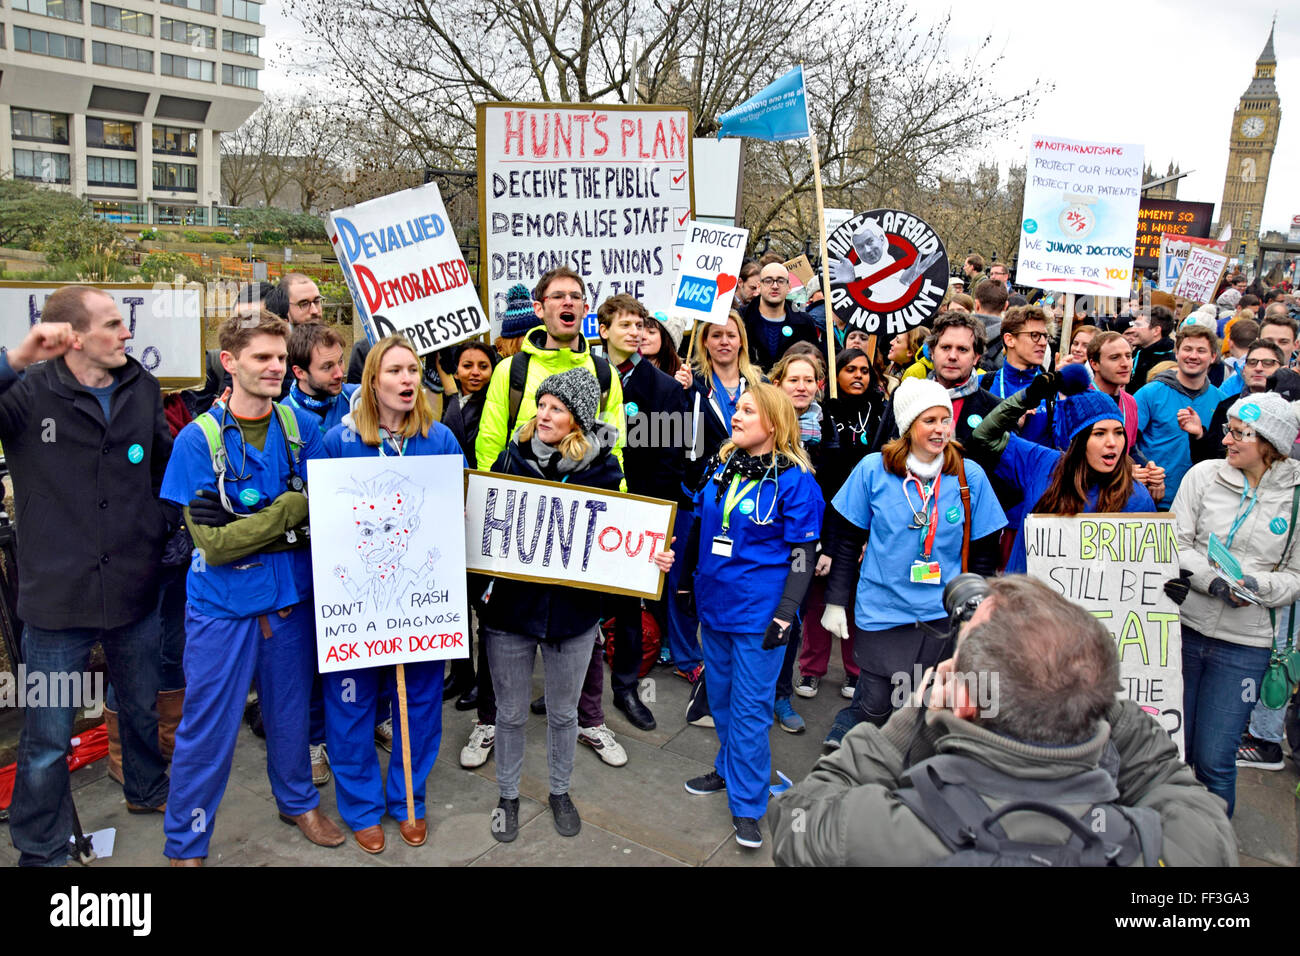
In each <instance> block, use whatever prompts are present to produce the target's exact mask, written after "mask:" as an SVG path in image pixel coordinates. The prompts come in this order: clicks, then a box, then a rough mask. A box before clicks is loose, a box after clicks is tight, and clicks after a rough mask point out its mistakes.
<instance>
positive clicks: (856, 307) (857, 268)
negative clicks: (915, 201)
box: [826, 209, 948, 335]
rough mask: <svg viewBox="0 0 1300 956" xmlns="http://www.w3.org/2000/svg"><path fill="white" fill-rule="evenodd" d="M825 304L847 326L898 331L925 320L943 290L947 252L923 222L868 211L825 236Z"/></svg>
mask: <svg viewBox="0 0 1300 956" xmlns="http://www.w3.org/2000/svg"><path fill="white" fill-rule="evenodd" d="M826 250H827V255H828V256H829V257H830V259H831V260H832V262H831V263H830V272H831V289H830V297H829V298H830V303H831V308H832V309H833V310H834V311H835V315H836V317H837V318H838V319H839V320H840V321H841V322H843V323H845V324H846V325H847V326H848V327H849V328H850V329H861V330H862V331H864V332H871V333H873V334H874V333H882V334H885V335H897V334H898V333H899V332H906V331H907V330H908V329H910V328H912V327H914V326H917V325H921V324H922V323H924V322H928V321H929V320H930V319H932V318H933V317H934V316H935V315H936V314H937V313H938V311H939V304H940V303H941V302H942V301H943V296H944V293H945V292H946V291H947V289H948V253H947V250H945V249H944V247H943V241H942V240H941V239H940V238H939V234H938V233H937V232H935V230H934V229H933V228H932V227H931V226H930V224H929V223H927V222H926V221H925V220H923V219H921V218H919V217H917V216H914V215H912V214H911V213H908V212H904V211H903V210H901V209H872V210H870V211H869V212H864V213H859V214H858V215H856V216H854V217H853V218H851V219H849V220H846V221H845V222H843V223H841V224H840V226H839V228H838V229H836V230H835V232H833V233H831V235H830V236H829V237H828V238H827V240H826Z"/></svg>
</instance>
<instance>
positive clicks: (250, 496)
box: [239, 488, 262, 508]
mask: <svg viewBox="0 0 1300 956" xmlns="http://www.w3.org/2000/svg"><path fill="white" fill-rule="evenodd" d="M239 500H240V501H242V502H243V503H244V504H246V505H248V507H250V508H251V507H253V505H255V504H257V503H258V502H259V501H261V500H262V496H261V495H260V494H258V493H257V492H256V491H255V490H253V489H252V488H245V489H244V490H243V491H241V492H240V493H239Z"/></svg>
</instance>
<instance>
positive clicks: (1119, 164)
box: [1016, 136, 1142, 298]
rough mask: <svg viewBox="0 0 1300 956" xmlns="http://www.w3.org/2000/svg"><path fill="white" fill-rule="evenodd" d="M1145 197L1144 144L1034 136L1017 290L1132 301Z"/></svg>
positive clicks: (1021, 234) (1027, 183) (1017, 274)
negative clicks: (1140, 206)
mask: <svg viewBox="0 0 1300 956" xmlns="http://www.w3.org/2000/svg"><path fill="white" fill-rule="evenodd" d="M1141 196H1142V147H1141V146H1137V145H1134V144H1132V143H1096V142H1082V141H1080V140H1074V139H1064V138H1062V137H1060V136H1034V137H1032V138H1031V139H1030V145H1029V158H1028V168H1027V169H1026V170H1025V205H1024V212H1023V215H1022V216H1021V220H1020V254H1019V259H1018V260H1017V264H1016V285H1027V286H1033V287H1035V288H1038V289H1055V290H1059V291H1061V292H1075V293H1083V294H1084V295H1089V294H1091V295H1114V296H1120V297H1123V298H1127V296H1128V294H1129V290H1130V288H1131V286H1132V284H1133V247H1134V240H1135V237H1136V235H1137V224H1138V200H1139V199H1140V198H1141Z"/></svg>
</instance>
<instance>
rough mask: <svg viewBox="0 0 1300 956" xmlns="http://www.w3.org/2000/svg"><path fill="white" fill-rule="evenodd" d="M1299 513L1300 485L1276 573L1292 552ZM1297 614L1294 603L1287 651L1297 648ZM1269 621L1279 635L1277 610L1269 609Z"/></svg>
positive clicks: (1293, 498) (1295, 491) (1294, 490)
mask: <svg viewBox="0 0 1300 956" xmlns="http://www.w3.org/2000/svg"><path fill="white" fill-rule="evenodd" d="M1297 513H1300V485H1296V486H1295V487H1294V488H1292V489H1291V523H1290V524H1289V525H1287V529H1286V542H1285V543H1284V544H1283V545H1282V555H1281V557H1279V558H1278V559H1277V564H1275V565H1273V570H1274V571H1276V570H1277V569H1278V568H1280V567H1282V565H1283V564H1284V563H1286V556H1287V552H1288V551H1290V550H1291V538H1292V537H1294V535H1295V519H1296V514H1297ZM1295 612H1296V605H1295V603H1292V605H1291V617H1290V620H1289V621H1288V623H1287V629H1286V649H1287V650H1288V651H1289V650H1291V648H1292V647H1294V646H1295ZM1268 620H1269V623H1270V624H1271V625H1272V626H1273V633H1274V634H1275V635H1276V634H1277V609H1276V608H1269V609H1268ZM1274 640H1276V637H1275V638H1274Z"/></svg>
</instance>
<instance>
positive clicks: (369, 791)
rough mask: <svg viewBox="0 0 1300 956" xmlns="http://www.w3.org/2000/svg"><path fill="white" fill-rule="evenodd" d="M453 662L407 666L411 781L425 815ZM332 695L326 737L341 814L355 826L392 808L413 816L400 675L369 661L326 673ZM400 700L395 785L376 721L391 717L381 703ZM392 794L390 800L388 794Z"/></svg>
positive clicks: (420, 815) (395, 813)
mask: <svg viewBox="0 0 1300 956" xmlns="http://www.w3.org/2000/svg"><path fill="white" fill-rule="evenodd" d="M446 663H447V662H446V661H442V660H437V661H416V662H414V663H411V664H407V665H405V667H406V716H407V720H408V721H409V723H410V728H411V787H412V789H413V790H414V791H415V817H416V819H417V820H422V819H424V793H425V785H426V783H427V782H428V779H429V774H431V773H432V772H433V763H434V761H435V760H437V759H438V746H439V744H440V743H441V742H442V674H443V668H444V666H445V664H446ZM321 685H322V689H323V691H324V698H325V735H326V738H327V740H328V743H329V754H330V768H331V769H332V770H333V771H334V796H335V799H336V800H337V801H338V807H339V816H341V817H342V818H343V822H344V823H346V824H347V825H348V826H349V827H350V828H351V829H353V830H364V829H365V828H366V827H372V826H374V825H375V824H376V823H378V822H379V821H380V819H381V818H382V817H383V815H384V811H385V810H387V811H388V814H389V816H391V817H393V818H394V819H396V820H405V819H406V781H405V779H404V776H403V774H402V721H401V717H400V715H399V714H398V709H397V674H396V671H395V669H394V668H393V667H391V666H385V667H365V668H358V669H356V670H350V671H330V672H329V673H326V674H322V675H321ZM389 687H391V688H392V701H393V755H392V757H390V758H389V760H388V784H387V787H385V785H384V775H383V774H382V773H381V772H380V769H379V754H378V753H376V751H375V724H376V723H378V722H379V721H380V720H383V719H384V717H386V716H387V714H386V713H383V712H382V710H381V705H382V706H386V705H387V703H388V688H389ZM385 793H387V799H386V800H385Z"/></svg>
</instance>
